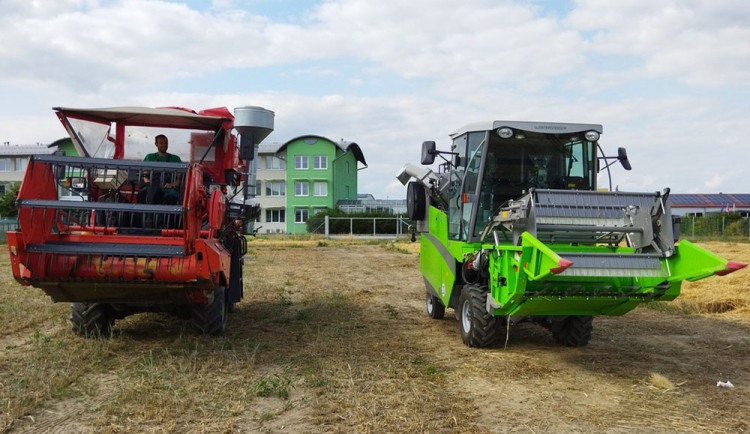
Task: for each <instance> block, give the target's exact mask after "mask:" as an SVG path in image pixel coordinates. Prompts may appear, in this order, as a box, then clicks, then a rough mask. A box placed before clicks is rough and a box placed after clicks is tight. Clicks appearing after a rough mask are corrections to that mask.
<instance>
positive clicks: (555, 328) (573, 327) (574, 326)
mask: <svg viewBox="0 0 750 434" xmlns="http://www.w3.org/2000/svg"><path fill="white" fill-rule="evenodd" d="M593 322H594V317H593V316H576V315H574V316H569V317H567V318H565V319H564V320H562V321H556V322H555V323H553V324H552V327H551V329H552V337H553V338H555V340H556V341H557V342H558V343H560V344H563V345H565V346H566V347H582V346H584V345H586V344H588V343H589V341H590V340H591V331H592V330H593V329H594V325H593Z"/></svg>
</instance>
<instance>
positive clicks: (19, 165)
mask: <svg viewBox="0 0 750 434" xmlns="http://www.w3.org/2000/svg"><path fill="white" fill-rule="evenodd" d="M28 162H29V159H28V158H25V157H16V172H23V171H25V170H26V163H28Z"/></svg>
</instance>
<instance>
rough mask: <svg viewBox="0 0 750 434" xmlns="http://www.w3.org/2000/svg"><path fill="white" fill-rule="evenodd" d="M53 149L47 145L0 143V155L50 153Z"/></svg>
mask: <svg viewBox="0 0 750 434" xmlns="http://www.w3.org/2000/svg"><path fill="white" fill-rule="evenodd" d="M53 151H54V149H49V148H48V147H47V145H41V144H37V145H5V144H4V145H0V155H34V154H51V153H52V152H53Z"/></svg>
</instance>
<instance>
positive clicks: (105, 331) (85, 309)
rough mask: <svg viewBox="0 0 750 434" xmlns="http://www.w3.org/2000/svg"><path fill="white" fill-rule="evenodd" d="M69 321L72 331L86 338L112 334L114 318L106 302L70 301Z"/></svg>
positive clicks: (105, 336) (106, 336)
mask: <svg viewBox="0 0 750 434" xmlns="http://www.w3.org/2000/svg"><path fill="white" fill-rule="evenodd" d="M70 323H71V324H72V326H73V327H72V328H73V332H74V333H75V334H77V335H79V336H84V337H87V338H99V337H104V338H108V337H110V336H112V326H113V325H114V324H115V319H114V317H113V315H112V309H111V308H110V306H109V305H108V304H106V303H71V304H70Z"/></svg>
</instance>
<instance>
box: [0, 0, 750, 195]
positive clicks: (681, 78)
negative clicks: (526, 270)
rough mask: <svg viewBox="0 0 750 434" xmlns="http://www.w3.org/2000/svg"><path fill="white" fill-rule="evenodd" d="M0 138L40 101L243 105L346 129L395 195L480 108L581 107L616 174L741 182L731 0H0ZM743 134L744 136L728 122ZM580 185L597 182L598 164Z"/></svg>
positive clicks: (684, 183) (484, 111)
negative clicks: (600, 129) (406, 167)
mask: <svg viewBox="0 0 750 434" xmlns="http://www.w3.org/2000/svg"><path fill="white" fill-rule="evenodd" d="M0 10H2V15H0V101H2V103H1V104H0V141H2V142H10V143H12V144H29V143H37V142H39V143H50V142H52V141H53V140H55V139H58V138H60V137H62V136H63V135H64V131H63V129H62V127H61V126H60V125H59V123H58V121H57V119H56V118H55V116H54V115H53V112H52V110H51V107H56V106H72V107H111V106H119V105H143V106H152V107H159V106H183V107H190V108H193V109H197V110H198V109H203V108H209V107H217V106H226V107H229V108H230V109H233V108H234V107H238V106H243V105H261V106H264V107H266V108H268V109H271V110H273V111H274V112H275V113H276V130H275V131H274V133H272V135H271V136H269V137H268V139H266V140H268V141H271V142H285V141H287V140H289V139H291V138H293V137H296V136H298V135H302V134H318V135H323V136H326V137H329V138H331V139H334V140H338V139H341V138H343V139H346V140H349V141H354V142H357V143H358V144H359V145H360V146H361V148H362V150H363V152H364V154H365V158H366V159H367V162H368V164H369V167H368V168H367V169H365V170H363V171H361V172H360V178H359V179H360V185H359V190H360V193H372V194H374V195H375V196H376V197H378V198H386V197H388V198H403V197H404V193H405V189H404V188H403V187H401V186H400V184H399V183H398V182H397V181H396V180H395V174H396V173H397V172H398V170H399V169H400V167H401V166H402V165H403V164H404V163H407V162H411V163H414V164H416V163H418V160H419V151H420V144H421V142H422V141H423V140H435V141H437V143H438V148H443V149H447V148H448V146H449V140H448V134H449V133H450V132H451V131H453V130H455V129H458V128H459V127H460V126H462V125H464V124H466V123H469V122H475V121H486V120H499V119H505V120H535V121H557V122H579V123H599V124H603V125H604V134H603V136H602V139H601V140H600V143H601V144H602V146H603V147H604V148H605V151H610V152H612V153H613V152H614V151H616V149H617V147H618V146H625V147H626V148H627V149H628V154H629V156H630V160H631V163H632V165H633V170H632V171H631V172H625V171H624V170H622V169H620V168H619V167H618V168H617V169H615V170H614V171H613V177H614V184H615V185H618V186H619V188H620V190H634V191H652V190H661V189H662V188H664V187H671V188H672V190H673V192H676V193H692V192H705V193H716V192H720V191H721V192H724V193H748V192H750V181H748V178H750V169H749V168H748V165H749V164H750V145H749V144H748V142H745V140H746V139H748V140H750V102H748V101H750V7H748V3H747V0H721V1H716V0H680V1H677V0H658V1H654V0H628V1H610V0H560V1H555V0H508V1H503V0H461V1H448V0H410V1H402V0H398V1H396V0H377V1H373V0H320V1H313V0H214V1H209V0H192V1H167V0H161V1H156V0H55V1H47V0H0ZM743 137H744V138H746V139H743ZM600 185H606V181H605V182H604V183H602V182H600Z"/></svg>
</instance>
